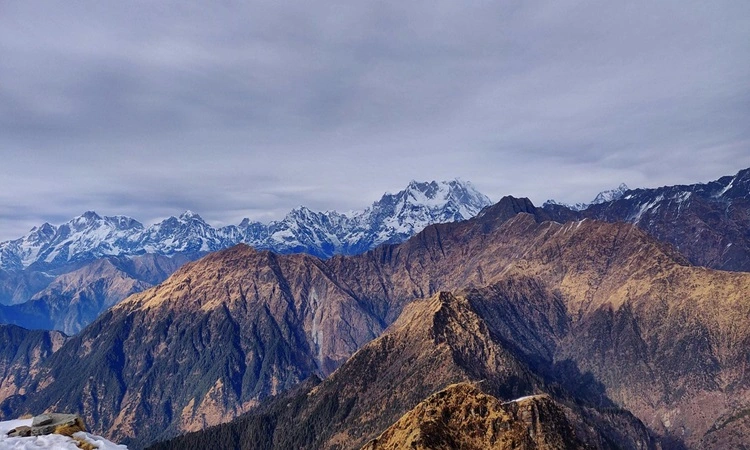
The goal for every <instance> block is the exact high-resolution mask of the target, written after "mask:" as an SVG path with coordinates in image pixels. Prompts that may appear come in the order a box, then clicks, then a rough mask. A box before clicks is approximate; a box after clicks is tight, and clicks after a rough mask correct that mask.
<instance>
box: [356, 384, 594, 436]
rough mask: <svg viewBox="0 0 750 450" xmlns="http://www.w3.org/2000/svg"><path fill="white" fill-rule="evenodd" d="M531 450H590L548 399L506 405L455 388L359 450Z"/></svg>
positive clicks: (433, 397) (465, 388)
mask: <svg viewBox="0 0 750 450" xmlns="http://www.w3.org/2000/svg"><path fill="white" fill-rule="evenodd" d="M456 448H461V449H467V450H475V449H476V450H480V449H488V450H490V449H492V450H510V449H517V450H531V449H550V450H553V449H561V450H562V449H565V450H579V449H586V448H592V447H590V446H586V445H585V444H584V443H583V442H581V441H580V440H579V439H578V438H577V437H576V434H575V430H574V427H573V425H572V424H571V423H570V422H569V421H568V418H567V417H566V415H565V411H564V408H563V407H562V406H561V405H558V404H557V403H556V402H555V401H554V400H552V399H551V398H550V397H549V396H547V395H534V396H528V397H525V398H523V399H519V400H516V401H510V402H505V403H503V402H501V401H500V400H498V399H497V398H495V397H493V396H490V395H487V394H484V393H482V392H481V391H480V390H479V389H478V388H476V387H475V386H473V385H471V384H466V383H462V384H455V385H451V386H448V387H447V388H446V389H444V390H442V391H440V392H438V393H435V394H433V395H431V396H430V397H429V398H427V399H426V400H424V401H423V402H421V403H420V404H419V405H417V406H416V407H415V408H414V409H412V410H411V411H409V412H408V413H406V414H405V415H404V416H403V417H401V419H399V420H398V422H396V423H395V424H393V425H392V426H391V427H389V428H388V429H387V430H386V431H384V432H383V433H382V434H381V435H380V436H378V438H376V439H374V440H372V441H370V442H368V443H367V444H366V445H365V446H364V447H362V449H363V450H398V449H416V450H428V449H456Z"/></svg>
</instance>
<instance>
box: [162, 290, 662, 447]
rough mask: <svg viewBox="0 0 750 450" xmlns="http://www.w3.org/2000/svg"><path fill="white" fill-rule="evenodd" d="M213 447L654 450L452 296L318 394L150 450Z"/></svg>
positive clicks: (632, 427) (626, 417)
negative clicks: (533, 364) (537, 368)
mask: <svg viewBox="0 0 750 450" xmlns="http://www.w3.org/2000/svg"><path fill="white" fill-rule="evenodd" d="M545 391H549V392H552V394H545V393H544V392H545ZM527 396H531V397H527ZM524 397H526V398H524ZM554 398H557V400H555V399H554ZM500 399H505V401H506V402H507V403H503V401H502V400H500ZM514 399H517V400H515V401H514ZM406 443H411V444H410V445H414V446H415V447H408V446H407V447H405V446H406V445H407V444H406ZM615 443H616V444H615ZM210 445H215V446H218V447H221V448H242V449H245V448H274V449H285V448H297V449H356V448H360V447H362V446H363V445H364V448H368V449H380V448H498V449H505V448H555V449H557V448H560V449H569V448H570V449H572V448H576V449H577V448H603V449H610V448H611V449H615V448H621V449H650V448H656V445H655V443H654V441H653V439H652V438H651V436H650V435H649V433H648V431H647V429H646V427H645V426H644V425H643V424H642V423H641V422H640V421H638V419H636V418H635V417H633V416H632V415H631V414H630V413H628V412H627V411H624V410H619V409H616V408H609V409H607V410H603V409H597V408H594V407H592V406H589V405H587V404H586V401H585V400H582V399H576V398H574V397H572V396H571V395H570V394H569V393H567V392H566V391H565V389H564V388H562V387H560V386H559V385H557V384H555V383H552V384H549V383H548V381H547V380H545V379H544V377H542V376H540V375H539V374H536V373H534V371H533V370H532V369H531V368H530V367H529V365H528V364H526V363H525V362H524V361H523V359H522V358H519V357H518V356H517V355H516V354H515V352H514V351H511V350H509V349H506V348H505V347H504V346H503V344H502V343H501V342H500V340H499V339H498V338H497V337H495V336H493V333H492V331H491V330H490V329H489V328H488V327H487V324H486V322H485V321H484V320H483V319H482V318H481V317H480V316H478V315H477V313H476V311H474V309H473V308H472V306H471V304H470V302H469V301H468V300H467V299H466V298H465V297H463V296H456V295H453V294H451V293H448V292H442V293H439V294H436V295H435V296H434V297H432V298H430V299H427V300H420V301H416V302H413V303H411V304H409V305H408V306H407V307H406V308H405V309H404V312H403V313H402V314H401V316H400V317H399V318H398V320H396V322H395V323H394V324H393V325H391V326H390V327H389V328H388V329H387V330H386V332H385V333H384V334H383V335H382V336H381V337H379V338H377V339H376V340H374V341H373V342H371V343H369V344H367V345H365V346H364V347H363V348H362V349H360V350H359V351H358V352H357V353H355V354H354V356H352V357H351V358H350V359H349V360H348V361H347V362H346V363H345V364H344V365H343V366H341V367H340V368H339V369H338V370H337V371H335V372H334V373H333V374H332V375H331V376H330V377H328V378H327V379H326V380H324V381H323V382H321V383H319V384H317V385H315V386H314V387H311V388H308V389H306V390H304V391H302V392H299V393H297V394H296V395H293V396H287V397H282V398H279V399H276V400H273V401H271V402H269V403H267V404H266V405H264V406H263V407H261V408H260V409H259V410H257V411H254V412H251V413H248V414H247V415H245V416H242V417H240V418H238V419H236V420H235V421H233V422H231V423H229V424H224V425H220V426H217V427H212V428H209V429H208V430H205V431H201V432H197V433H191V434H188V435H185V436H182V437H179V438H176V439H174V440H172V441H168V442H164V443H161V444H158V445H156V446H154V447H152V449H153V450H156V449H159V450H166V449H178V448H206V446H210ZM420 446H421V447H420Z"/></svg>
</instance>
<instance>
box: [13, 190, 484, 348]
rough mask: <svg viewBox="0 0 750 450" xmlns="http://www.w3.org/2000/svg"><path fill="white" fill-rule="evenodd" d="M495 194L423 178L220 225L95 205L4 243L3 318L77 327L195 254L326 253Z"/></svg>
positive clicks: (392, 234) (350, 249) (471, 209)
mask: <svg viewBox="0 0 750 450" xmlns="http://www.w3.org/2000/svg"><path fill="white" fill-rule="evenodd" d="M489 204H490V200H489V199H488V198H487V197H486V196H484V195H483V194H481V193H479V192H478V191H477V190H476V189H475V188H474V187H473V186H472V185H471V183H468V182H463V181H459V180H453V181H447V182H434V181H433V182H415V181H412V182H411V183H409V185H408V186H407V187H406V189H404V190H402V191H400V192H398V193H396V194H388V193H387V194H385V195H383V197H382V198H381V199H380V200H379V201H377V202H375V203H373V204H372V205H371V206H370V207H369V208H367V209H365V210H364V211H360V212H354V213H348V214H342V213H338V212H335V211H332V212H314V211H311V210H310V209H308V208H305V207H300V208H296V209H294V210H292V211H291V212H290V213H289V214H288V215H287V216H286V217H285V218H284V219H283V220H281V221H278V222H271V223H270V224H268V225H264V224H261V223H259V222H250V221H249V220H247V219H245V220H243V221H242V222H241V223H240V224H239V225H238V226H235V225H232V226H227V227H221V228H214V227H212V226H211V225H209V224H208V223H206V222H205V221H204V220H203V219H202V218H201V217H200V216H199V215H197V214H195V213H193V212H190V211H187V212H185V213H184V214H182V215H181V216H180V217H170V218H168V219H166V220H164V221H162V222H159V223H157V224H154V225H152V226H149V227H144V226H143V225H142V224H141V223H140V222H138V221H136V220H135V219H132V218H129V217H124V216H113V217H107V216H105V217H101V216H99V215H98V214H96V213H95V212H93V211H89V212H86V213H84V214H83V215H82V216H80V217H77V218H75V219H73V220H71V221H69V222H67V223H65V224H62V225H60V226H54V225H50V224H48V223H45V224H43V225H41V226H39V227H35V228H34V229H32V230H31V232H30V233H29V234H28V235H26V236H24V237H21V238H19V239H16V240H12V241H6V242H3V243H0V322H2V323H13V324H17V325H21V326H24V327H26V328H34V329H57V330H61V331H64V332H66V333H68V334H74V333H77V332H78V331H80V330H81V329H82V328H83V327H85V326H86V325H88V324H89V323H90V322H91V321H92V320H94V319H95V318H96V317H97V316H98V315H99V314H100V313H101V312H102V311H104V310H105V309H106V308H108V307H110V306H112V305H114V304H116V303H117V302H119V301H120V300H122V299H123V298H125V297H127V296H128V295H130V294H132V293H135V292H139V291H142V290H144V289H146V288H148V287H151V286H154V285H156V284H158V283H159V282H161V281H163V280H164V279H165V278H166V277H167V276H168V275H170V274H171V273H172V272H173V271H174V270H176V269H177V268H178V267H180V266H181V265H182V264H184V263H185V262H187V261H190V260H194V259H197V258H198V257H200V256H202V255H205V254H206V253H208V252H211V251H216V250H220V249H223V248H228V247H231V246H233V245H236V244H238V243H246V244H248V245H252V246H253V247H255V248H258V249H270V250H273V251H274V252H277V253H308V254H311V255H316V256H318V257H321V258H327V257H330V256H332V255H333V254H356V253H361V252H364V251H366V250H368V249H370V248H373V247H375V246H377V245H381V244H385V243H398V242H402V241H404V240H405V239H407V238H409V237H411V236H412V235H414V234H415V233H417V232H419V231H421V230H422V229H423V228H424V227H425V226H427V225H429V224H432V223H441V222H450V221H456V220H463V219H468V218H470V217H473V216H474V215H476V214H477V213H478V212H479V211H480V210H481V209H482V208H483V207H485V206H487V205H489Z"/></svg>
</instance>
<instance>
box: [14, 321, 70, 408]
mask: <svg viewBox="0 0 750 450" xmlns="http://www.w3.org/2000/svg"><path fill="white" fill-rule="evenodd" d="M67 339H68V337H67V336H65V335H64V334H62V333H60V332H58V331H29V330H26V329H23V328H21V327H17V326H15V325H0V343H1V344H0V380H2V382H1V383H0V402H2V401H4V400H5V399H7V398H8V397H13V396H16V395H24V394H26V393H27V386H28V383H29V382H30V380H31V379H32V378H33V377H34V376H36V375H37V374H38V373H39V370H40V368H41V367H42V365H43V364H44V363H45V361H46V360H47V359H48V358H49V357H50V356H52V354H53V353H55V352H56V351H58V350H59V349H60V347H62V345H63V344H64V343H65V341H66V340H67ZM12 407H13V402H10V403H6V404H5V405H4V409H9V408H10V409H12Z"/></svg>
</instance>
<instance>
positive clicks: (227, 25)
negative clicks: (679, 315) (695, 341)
mask: <svg viewBox="0 0 750 450" xmlns="http://www.w3.org/2000/svg"><path fill="white" fill-rule="evenodd" d="M749 119H750V2H748V1H747V0H736V1H723V0H717V1H705V0H700V1H693V0H677V1H657V2H654V1H646V0H632V1H617V2H601V1H573V0H553V1H533V0H532V1H529V0H523V1H493V2H489V1H469V2H467V1H455V2H444V1H439V0H430V1H424V2H421V1H415V0H409V1H403V0H398V1H393V2H351V1H346V2H340V3H337V2H333V1H326V2H310V1H300V2H295V1H281V2H235V1H228V0H224V1H213V2H192V1H185V0H180V1H174V2H171V1H153V0H148V1H135V0H133V1H102V0H96V1H91V2H86V1H71V0H65V1H53V0H46V1H41V2H37V1H31V0H18V1H16V0H0V240H5V239H11V238H16V237H19V236H21V235H23V234H25V233H26V232H27V231H28V230H29V228H31V227H32V226H33V225H37V224H40V223H42V222H44V221H49V222H51V223H53V224H59V223H62V222H65V221H67V220H69V219H70V218H72V217H74V216H77V215H80V214H81V213H83V212H84V211H86V210H95V211H97V212H99V213H100V214H106V215H114V214H126V215H130V216H132V217H134V218H136V219H138V220H140V221H142V222H144V223H146V224H150V223H153V222H154V221H156V220H158V219H160V218H163V217H167V216H169V215H176V214H179V213H180V212H182V211H184V210H185V209H191V210H194V211H196V212H198V213H199V214H201V215H202V216H203V217H204V219H206V220H207V221H209V222H210V223H212V224H214V225H222V224H228V223H239V221H240V220H241V219H242V218H243V217H249V218H251V219H254V220H260V221H264V222H267V221H269V220H272V219H280V218H282V217H283V216H284V214H285V213H286V212H288V211H289V210H290V209H291V208H293V207H295V206H298V205H305V206H308V207H310V208H312V209H316V210H326V209H337V210H349V209H362V208H364V207H366V206H367V205H369V204H370V203H372V202H373V201H374V200H377V199H378V198H379V197H380V196H381V195H382V194H383V192H385V191H391V192H395V191H398V190H400V189H402V188H403V187H405V186H406V184H407V183H408V182H409V181H410V180H412V179H416V180H433V179H435V180H442V179H453V178H456V177H459V178H462V179H464V180H469V181H472V182H473V183H474V184H475V186H477V187H478V188H479V190H481V191H482V192H484V193H485V194H487V195H488V196H489V197H490V198H492V199H493V200H499V199H500V198H501V197H502V196H503V195H508V194H510V195H516V196H526V197H529V198H531V200H532V201H533V202H534V203H537V204H541V202H543V201H544V200H546V199H548V198H555V199H557V200H561V201H567V202H576V201H588V200H591V199H592V198H593V197H594V196H595V195H596V194H597V193H598V192H599V191H600V190H603V189H607V188H612V187H615V186H617V185H618V184H619V183H621V182H625V183H627V184H628V185H629V186H630V187H656V186H662V185H669V184H685V183H694V182H705V181H709V180H712V179H716V178H718V177H720V176H722V175H730V174H734V173H736V172H737V171H738V170H740V169H742V168H746V167H750V120H749Z"/></svg>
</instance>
